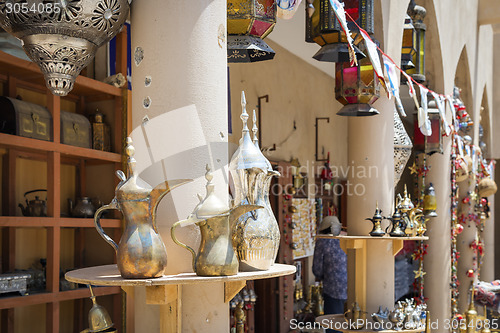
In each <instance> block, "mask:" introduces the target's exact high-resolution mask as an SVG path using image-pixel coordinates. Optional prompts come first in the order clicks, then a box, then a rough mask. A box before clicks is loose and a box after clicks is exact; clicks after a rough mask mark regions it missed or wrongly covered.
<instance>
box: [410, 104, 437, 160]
mask: <svg viewBox="0 0 500 333" xmlns="http://www.w3.org/2000/svg"><path fill="white" fill-rule="evenodd" d="M428 105H429V107H428V108H427V115H428V116H429V120H430V122H431V129H432V134H431V135H429V136H425V135H423V134H422V132H421V131H420V128H419V127H418V115H417V114H416V113H415V114H414V120H413V123H414V134H413V144H414V145H415V151H417V152H421V153H426V154H428V155H432V154H434V153H440V154H442V153H443V135H442V132H441V117H440V115H439V110H438V109H437V106H436V101H434V100H431V101H429V104H428Z"/></svg>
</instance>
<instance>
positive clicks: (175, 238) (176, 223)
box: [170, 220, 196, 272]
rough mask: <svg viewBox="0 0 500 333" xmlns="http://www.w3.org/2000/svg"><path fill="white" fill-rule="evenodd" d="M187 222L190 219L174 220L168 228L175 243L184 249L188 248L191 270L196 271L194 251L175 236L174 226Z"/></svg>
mask: <svg viewBox="0 0 500 333" xmlns="http://www.w3.org/2000/svg"><path fill="white" fill-rule="evenodd" d="M188 222H191V221H189V220H182V221H177V222H175V223H174V225H172V228H171V229H170V235H171V236H172V240H173V241H174V243H175V244H177V245H180V246H182V247H183V248H185V249H186V250H188V251H189V252H191V255H192V256H193V271H194V272H196V252H194V250H193V248H192V247H190V246H188V245H186V244H184V243H181V242H179V240H178V239H177V237H175V228H177V227H178V226H179V225H181V224H186V223H188Z"/></svg>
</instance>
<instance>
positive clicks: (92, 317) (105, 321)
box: [81, 285, 116, 333]
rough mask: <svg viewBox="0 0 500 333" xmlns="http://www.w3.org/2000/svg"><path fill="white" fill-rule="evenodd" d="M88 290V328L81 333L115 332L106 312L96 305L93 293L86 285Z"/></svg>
mask: <svg viewBox="0 0 500 333" xmlns="http://www.w3.org/2000/svg"><path fill="white" fill-rule="evenodd" d="M88 287H89V290H90V299H91V300H92V303H93V305H92V308H91V309H90V311H89V326H90V327H89V328H87V329H85V330H83V331H81V333H87V332H116V330H115V329H113V328H112V327H113V322H112V321H111V317H110V316H109V313H108V311H106V309H105V308H104V307H102V306H100V305H99V304H97V302H96V300H95V298H96V297H95V295H94V292H93V291H92V287H91V286H90V285H88Z"/></svg>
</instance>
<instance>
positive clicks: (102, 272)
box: [65, 264, 296, 287]
mask: <svg viewBox="0 0 500 333" xmlns="http://www.w3.org/2000/svg"><path fill="white" fill-rule="evenodd" d="M295 271H296V267H295V266H294V265H284V264H274V265H273V266H271V268H269V269H268V270H267V271H255V272H240V273H238V274H237V275H232V276H198V275H196V274H195V273H181V274H177V275H165V276H162V277H160V278H156V279H124V278H122V277H121V275H120V272H119V271H118V267H117V266H116V265H103V266H95V267H88V268H82V269H77V270H74V271H71V272H68V273H66V276H65V277H66V280H68V281H70V282H75V283H82V284H92V285H96V286H131V287H136V286H160V285H182V284H198V283H210V282H234V281H247V280H259V279H269V278H274V277H279V276H284V275H290V274H293V273H295Z"/></svg>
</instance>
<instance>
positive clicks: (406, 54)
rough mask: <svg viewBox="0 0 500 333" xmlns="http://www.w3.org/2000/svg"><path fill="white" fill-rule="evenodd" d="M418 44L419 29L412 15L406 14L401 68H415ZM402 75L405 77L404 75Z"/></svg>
mask: <svg viewBox="0 0 500 333" xmlns="http://www.w3.org/2000/svg"><path fill="white" fill-rule="evenodd" d="M416 45H417V31H416V30H415V27H414V26H413V23H412V20H411V17H410V16H409V15H406V18H405V25H404V28H403V46H402V47H401V68H402V69H403V70H404V71H406V70H409V69H414V68H415V64H414V63H413V59H415V57H416V55H417V50H416ZM401 77H404V75H402V76H401Z"/></svg>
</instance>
